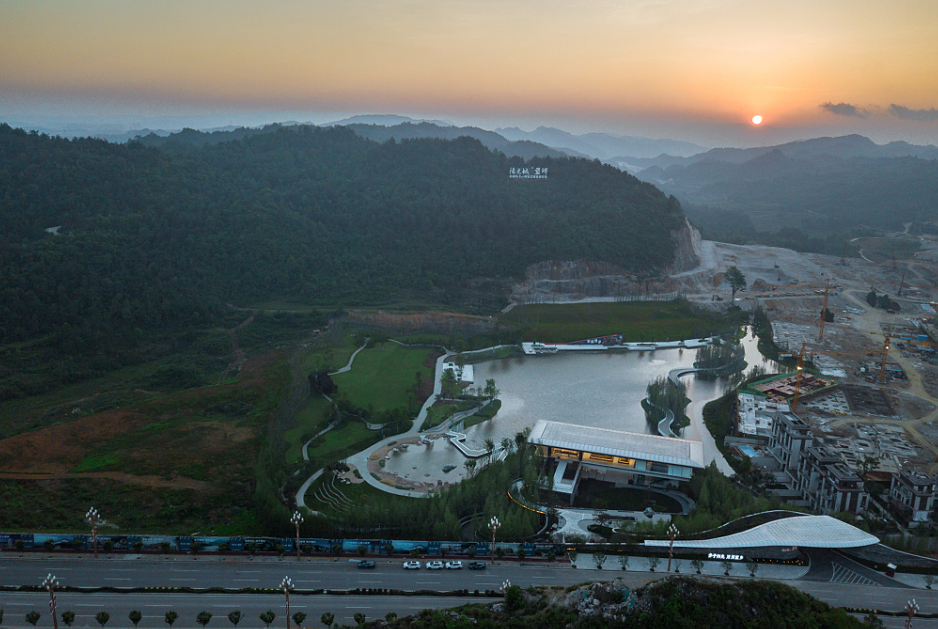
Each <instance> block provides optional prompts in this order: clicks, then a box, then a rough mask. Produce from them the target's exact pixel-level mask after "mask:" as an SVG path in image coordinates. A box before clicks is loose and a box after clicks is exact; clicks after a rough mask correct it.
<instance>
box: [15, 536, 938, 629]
mask: <svg viewBox="0 0 938 629" xmlns="http://www.w3.org/2000/svg"><path fill="white" fill-rule="evenodd" d="M376 561H377V566H376V567H375V568H374V569H372V570H360V569H358V568H357V559H350V558H347V557H343V558H341V559H340V560H338V561H334V560H332V559H329V558H321V557H315V558H303V560H302V561H297V560H296V558H295V557H292V558H290V557H284V558H282V559H281V558H271V557H256V558H249V557H243V556H229V557H199V556H192V555H167V556H158V557H153V556H136V555H109V556H102V557H99V558H98V559H97V560H95V559H93V558H91V557H90V556H81V555H71V556H65V555H59V556H56V555H46V554H41V555H28V554H26V555H23V556H16V555H13V554H12V553H4V554H0V584H2V585H5V586H23V585H39V584H40V582H41V581H42V579H43V578H44V577H45V576H46V575H47V574H49V573H52V574H54V575H55V576H56V577H57V578H58V580H59V582H60V583H61V584H62V585H63V586H64V585H69V586H91V587H94V586H112V587H192V588H209V587H223V588H277V587H278V586H279V584H280V582H281V580H282V579H283V577H284V576H289V577H290V579H291V580H292V581H293V584H294V586H295V587H296V588H297V591H296V592H295V593H294V594H292V595H291V613H292V612H296V611H302V612H305V613H306V614H307V615H308V618H307V621H306V623H304V624H306V625H310V626H320V622H319V617H320V616H321V615H322V614H323V613H324V612H331V613H334V614H335V615H336V620H337V621H338V622H340V623H343V624H349V625H352V626H354V625H355V622H354V619H353V617H354V614H355V613H364V614H365V615H366V616H367V617H368V618H369V619H372V620H373V619H377V618H383V617H384V616H385V614H387V613H388V612H392V611H393V612H395V613H397V614H398V615H400V616H405V615H410V614H414V613H417V612H419V611H421V610H423V609H427V608H448V607H454V606H458V605H462V604H464V603H467V602H488V601H492V600H494V599H492V598H486V597H479V598H477V597H473V596H465V595H458V594H457V595H455V596H445V597H441V596H425V595H409V596H399V595H344V594H338V595H336V594H303V590H315V589H328V590H351V589H355V588H382V589H383V588H388V589H395V590H408V591H414V592H420V591H421V590H424V591H441V592H454V591H457V590H463V589H465V590H468V591H469V592H470V593H471V592H473V591H474V590H479V591H480V592H483V593H484V591H485V590H497V589H498V588H500V587H501V585H502V583H503V582H504V581H505V580H508V581H510V582H511V583H512V584H515V585H520V586H522V587H528V586H531V585H534V586H538V585H552V586H567V585H573V584H577V583H582V582H585V581H605V580H610V579H614V578H617V577H621V578H624V579H625V581H626V585H627V586H628V587H631V588H638V587H641V586H643V585H645V584H647V583H649V582H651V581H653V580H656V579H660V578H662V577H664V576H666V573H662V572H656V573H652V572H644V571H635V570H630V571H628V572H623V571H620V570H602V571H599V570H585V569H582V568H581V569H573V568H571V567H570V565H569V564H566V563H555V564H545V563H526V564H525V565H523V566H522V565H520V564H519V563H517V562H496V565H495V566H494V567H493V566H491V565H489V566H488V567H487V569H486V570H484V571H469V570H466V569H463V570H435V571H428V570H426V569H425V568H421V569H420V570H414V571H409V570H407V571H405V570H403V569H402V563H403V561H404V559H403V558H394V559H392V560H390V561H389V560H388V559H386V558H379V559H376ZM832 579H833V580H832V581H830V582H825V581H808V580H793V581H785V583H787V584H789V585H792V586H793V587H796V588H798V589H800V590H802V591H804V592H806V593H808V594H811V595H812V596H815V597H817V598H818V599H820V600H822V601H824V602H827V603H830V604H831V605H834V606H838V607H874V608H879V609H885V610H894V611H901V610H902V609H903V608H904V607H905V604H906V601H908V600H909V599H911V598H915V599H916V600H917V602H918V604H919V605H920V607H921V611H922V613H936V612H938V591H930V590H918V589H904V588H893V587H884V586H882V585H876V584H872V585H863V584H861V583H858V582H857V581H856V579H855V578H854V579H842V578H841V577H840V576H838V575H835V576H833V577H832ZM48 602H49V595H48V594H47V593H44V592H26V593H24V592H0V609H3V610H4V614H5V615H4V619H3V626H4V627H28V626H29V625H27V624H26V623H25V621H24V617H25V614H26V613H27V612H29V611H31V610H36V611H38V612H39V613H40V614H42V619H41V620H40V621H39V625H38V626H39V627H51V626H52V623H51V618H50V617H49V610H48ZM57 603H58V611H59V613H60V614H61V612H62V611H65V610H71V611H73V612H75V614H76V622H75V624H74V626H75V627H97V626H98V624H97V623H96V622H95V620H94V615H95V614H96V613H97V612H99V611H102V610H103V611H107V612H108V613H109V614H110V615H111V622H110V623H109V624H108V627H111V628H113V627H126V626H129V625H128V621H127V614H128V613H129V612H130V611H131V610H132V609H137V610H139V611H141V612H142V613H143V616H144V618H143V621H142V622H141V623H140V626H141V627H166V626H167V625H166V624H165V623H164V622H163V616H164V614H165V613H166V612H167V611H169V610H171V609H172V610H174V611H176V612H177V613H178V614H179V620H178V621H177V622H176V624H175V625H174V627H183V628H187V627H196V626H197V624H196V622H195V617H196V615H197V614H198V613H199V612H201V611H208V612H209V613H211V614H213V616H214V618H213V620H212V622H211V624H210V625H209V626H230V625H229V623H228V620H227V618H226V617H227V614H228V613H229V612H231V611H233V610H236V609H237V610H240V611H241V612H242V613H243V614H244V615H245V621H244V622H243V623H242V624H241V625H239V626H241V627H260V626H262V623H261V621H260V620H259V618H258V616H259V615H260V614H261V613H262V612H264V611H266V610H268V609H270V610H272V611H273V612H274V613H276V614H277V615H278V621H277V622H276V624H275V625H274V626H282V625H281V624H280V623H281V622H285V620H284V618H283V614H284V596H283V595H282V594H279V593H278V594H253V593H245V594H199V593H176V592H166V593H156V592H154V593H114V592H92V593H75V592H59V593H57ZM894 620H896V619H884V621H886V625H887V626H901V623H899V624H895V623H894V622H893V621H894ZM915 626H916V627H938V620H936V621H932V620H922V619H919V620H917V621H916V623H915Z"/></svg>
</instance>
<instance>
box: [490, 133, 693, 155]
mask: <svg viewBox="0 0 938 629" xmlns="http://www.w3.org/2000/svg"><path fill="white" fill-rule="evenodd" d="M495 131H496V132H498V133H500V134H501V135H503V136H505V137H506V138H508V139H509V140H530V141H532V142H539V143H541V144H544V145H547V146H550V147H553V148H556V149H559V150H562V151H564V152H569V151H576V152H577V153H580V154H582V155H584V156H589V157H593V158H595V159H600V160H603V161H609V162H618V161H630V160H631V158H633V157H640V158H649V157H657V156H659V155H662V154H669V155H679V156H683V157H689V156H691V155H696V154H699V153H701V152H703V151H705V150H706V147H704V146H700V145H699V144H692V143H690V142H680V141H677V140H653V139H650V138H641V137H632V136H625V135H614V134H611V133H586V134H584V135H573V134H572V133H568V132H566V131H561V130H560V129H554V128H552V127H538V128H537V129H535V130H534V131H522V130H521V129H519V128H517V127H509V128H506V129H496V130H495Z"/></svg>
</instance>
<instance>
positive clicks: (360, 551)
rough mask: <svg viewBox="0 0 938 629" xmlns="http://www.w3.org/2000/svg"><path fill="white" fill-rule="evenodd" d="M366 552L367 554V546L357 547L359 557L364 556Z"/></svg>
mask: <svg viewBox="0 0 938 629" xmlns="http://www.w3.org/2000/svg"><path fill="white" fill-rule="evenodd" d="M367 554H368V547H367V546H359V547H358V556H359V557H364V556H365V555H367Z"/></svg>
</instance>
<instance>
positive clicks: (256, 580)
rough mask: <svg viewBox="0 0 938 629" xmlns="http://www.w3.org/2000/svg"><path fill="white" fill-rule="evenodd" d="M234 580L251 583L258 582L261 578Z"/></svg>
mask: <svg viewBox="0 0 938 629" xmlns="http://www.w3.org/2000/svg"><path fill="white" fill-rule="evenodd" d="M232 581H248V582H250V583H257V582H258V581H260V579H232Z"/></svg>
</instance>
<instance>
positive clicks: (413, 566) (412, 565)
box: [404, 560, 420, 570]
mask: <svg viewBox="0 0 938 629" xmlns="http://www.w3.org/2000/svg"><path fill="white" fill-rule="evenodd" d="M404 570H420V562H419V561H416V560H414V561H405V562H404Z"/></svg>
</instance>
